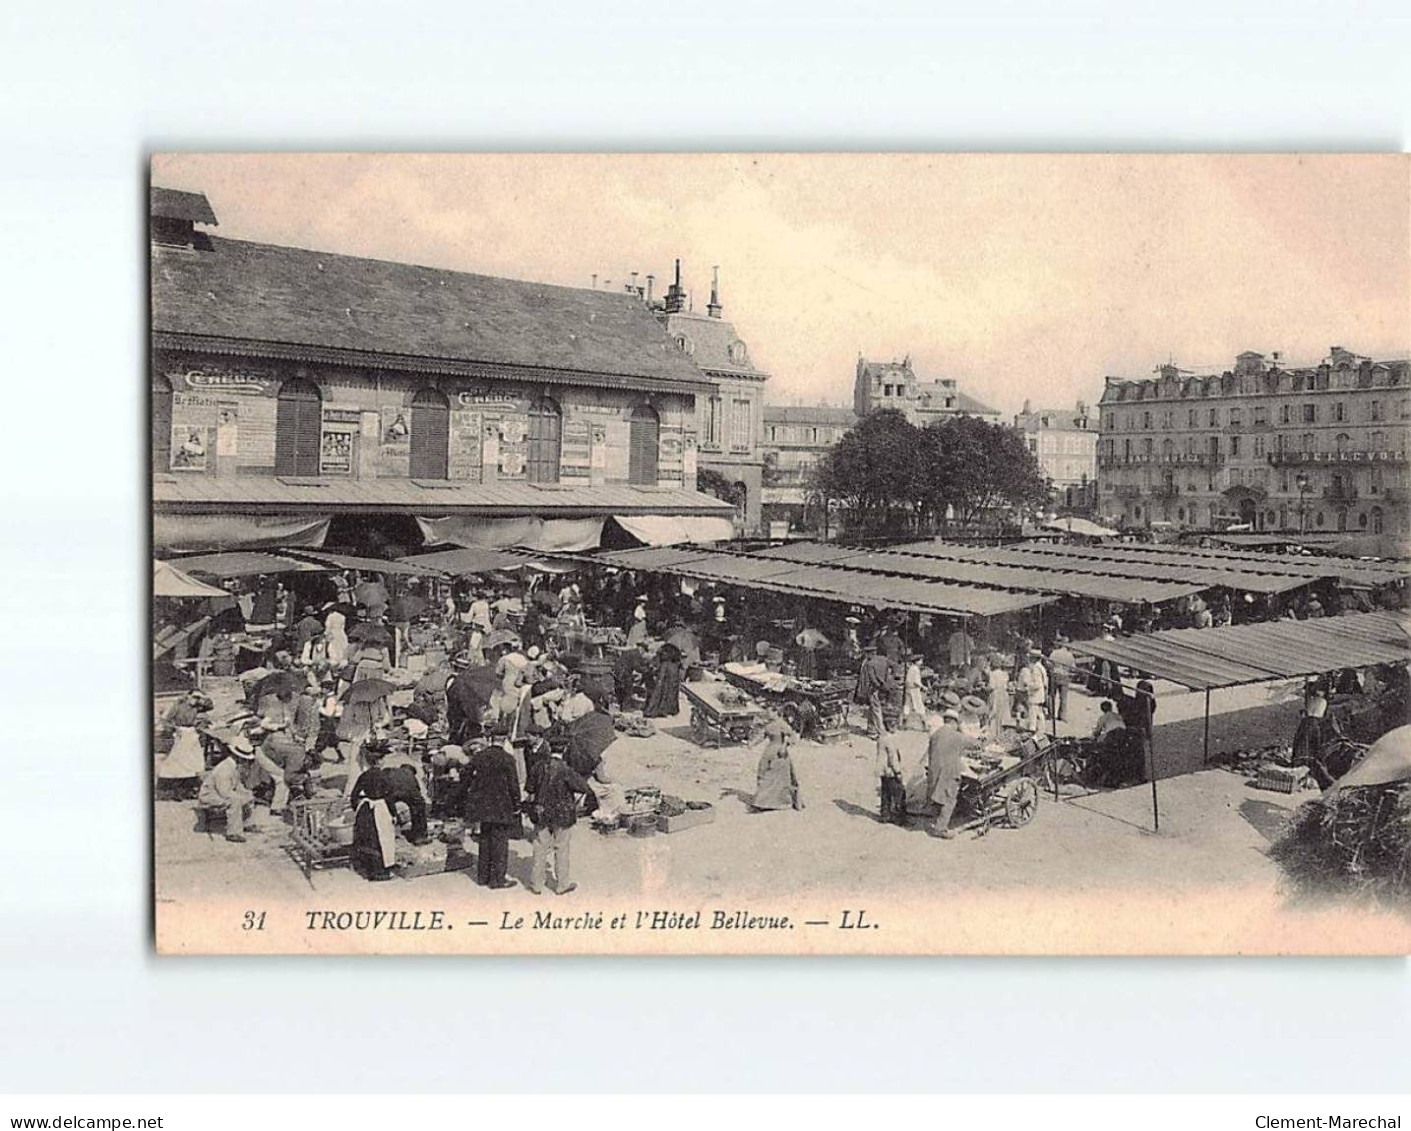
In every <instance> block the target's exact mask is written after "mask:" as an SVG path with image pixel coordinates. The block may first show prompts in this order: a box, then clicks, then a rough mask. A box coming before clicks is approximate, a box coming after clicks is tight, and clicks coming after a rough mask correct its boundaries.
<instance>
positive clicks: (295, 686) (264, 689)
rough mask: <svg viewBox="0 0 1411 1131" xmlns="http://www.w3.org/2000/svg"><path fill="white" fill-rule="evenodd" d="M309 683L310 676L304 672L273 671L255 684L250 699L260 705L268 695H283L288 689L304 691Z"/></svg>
mask: <svg viewBox="0 0 1411 1131" xmlns="http://www.w3.org/2000/svg"><path fill="white" fill-rule="evenodd" d="M307 684H308V677H307V676H306V675H304V673H303V672H290V671H279V672H271V673H270V674H269V675H267V676H265V677H264V678H262V679H261V680H260V681H259V682H258V683H257V684H255V687H254V690H253V691H252V692H251V694H250V697H249V701H250V702H251V703H254V704H256V705H258V704H259V702H260V700H261V699H263V698H264V697H265V696H266V695H283V694H284V693H285V692H287V691H294V692H298V691H302V690H303V689H304V687H305V686H306V685H307Z"/></svg>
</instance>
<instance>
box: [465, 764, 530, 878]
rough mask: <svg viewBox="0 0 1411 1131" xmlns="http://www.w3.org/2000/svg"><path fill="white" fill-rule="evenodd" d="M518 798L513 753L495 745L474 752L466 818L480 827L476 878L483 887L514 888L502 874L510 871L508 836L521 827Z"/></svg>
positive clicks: (516, 772)
mask: <svg viewBox="0 0 1411 1131" xmlns="http://www.w3.org/2000/svg"><path fill="white" fill-rule="evenodd" d="M519 801H520V792H519V770H518V769H517V768H516V766H515V762H514V755H512V754H511V753H510V752H509V751H508V750H506V749H505V748H504V747H503V746H501V745H498V744H496V745H490V746H486V747H484V748H483V749H481V750H479V751H477V752H476V753H475V754H474V755H473V756H472V757H471V760H470V771H469V780H468V781H467V783H466V790H465V819H466V821H467V822H468V823H477V824H479V826H480V834H479V836H478V837H477V841H478V843H479V845H480V852H479V854H478V856H477V857H476V861H475V877H476V882H477V883H479V884H481V885H483V886H485V887H490V888H497V889H498V888H509V887H514V881H513V880H511V879H509V878H508V877H507V876H506V875H505V873H506V872H507V871H508V870H509V860H510V836H511V835H512V834H515V833H517V832H518V831H519V830H520V828H521V826H520V819H519Z"/></svg>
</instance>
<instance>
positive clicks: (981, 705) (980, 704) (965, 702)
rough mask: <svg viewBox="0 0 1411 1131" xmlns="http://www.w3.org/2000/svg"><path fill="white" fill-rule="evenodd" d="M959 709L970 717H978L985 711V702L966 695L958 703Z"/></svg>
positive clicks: (975, 696) (977, 697) (974, 696)
mask: <svg viewBox="0 0 1411 1131" xmlns="http://www.w3.org/2000/svg"><path fill="white" fill-rule="evenodd" d="M960 709H961V710H962V711H966V712H968V713H969V714H972V715H978V714H979V713H980V712H981V711H983V710H984V709H985V701H984V700H983V699H981V698H980V697H979V696H978V695H967V696H966V697H965V698H964V699H962V700H961V701H960Z"/></svg>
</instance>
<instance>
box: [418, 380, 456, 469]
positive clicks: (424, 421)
mask: <svg viewBox="0 0 1411 1131" xmlns="http://www.w3.org/2000/svg"><path fill="white" fill-rule="evenodd" d="M450 446H451V402H450V401H448V400H447V399H446V396H445V394H444V393H441V392H438V391H437V390H436V389H430V388H427V389H421V390H420V391H418V393H417V394H416V396H414V397H413V398H412V427H411V477H412V478H413V479H445V478H446V477H447V474H448V471H447V468H448V467H449V464H450Z"/></svg>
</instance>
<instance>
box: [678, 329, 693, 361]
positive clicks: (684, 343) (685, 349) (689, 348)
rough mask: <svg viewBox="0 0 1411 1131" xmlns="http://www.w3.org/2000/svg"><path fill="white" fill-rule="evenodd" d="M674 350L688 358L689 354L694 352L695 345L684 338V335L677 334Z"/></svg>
mask: <svg viewBox="0 0 1411 1131" xmlns="http://www.w3.org/2000/svg"><path fill="white" fill-rule="evenodd" d="M676 348H677V349H679V350H680V351H681V352H682V353H684V354H686V355H687V356H688V357H689V356H690V355H691V354H693V353H695V352H696V343H695V342H693V341H691V339H690V338H688V337H686V335H685V334H677V335H676Z"/></svg>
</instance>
